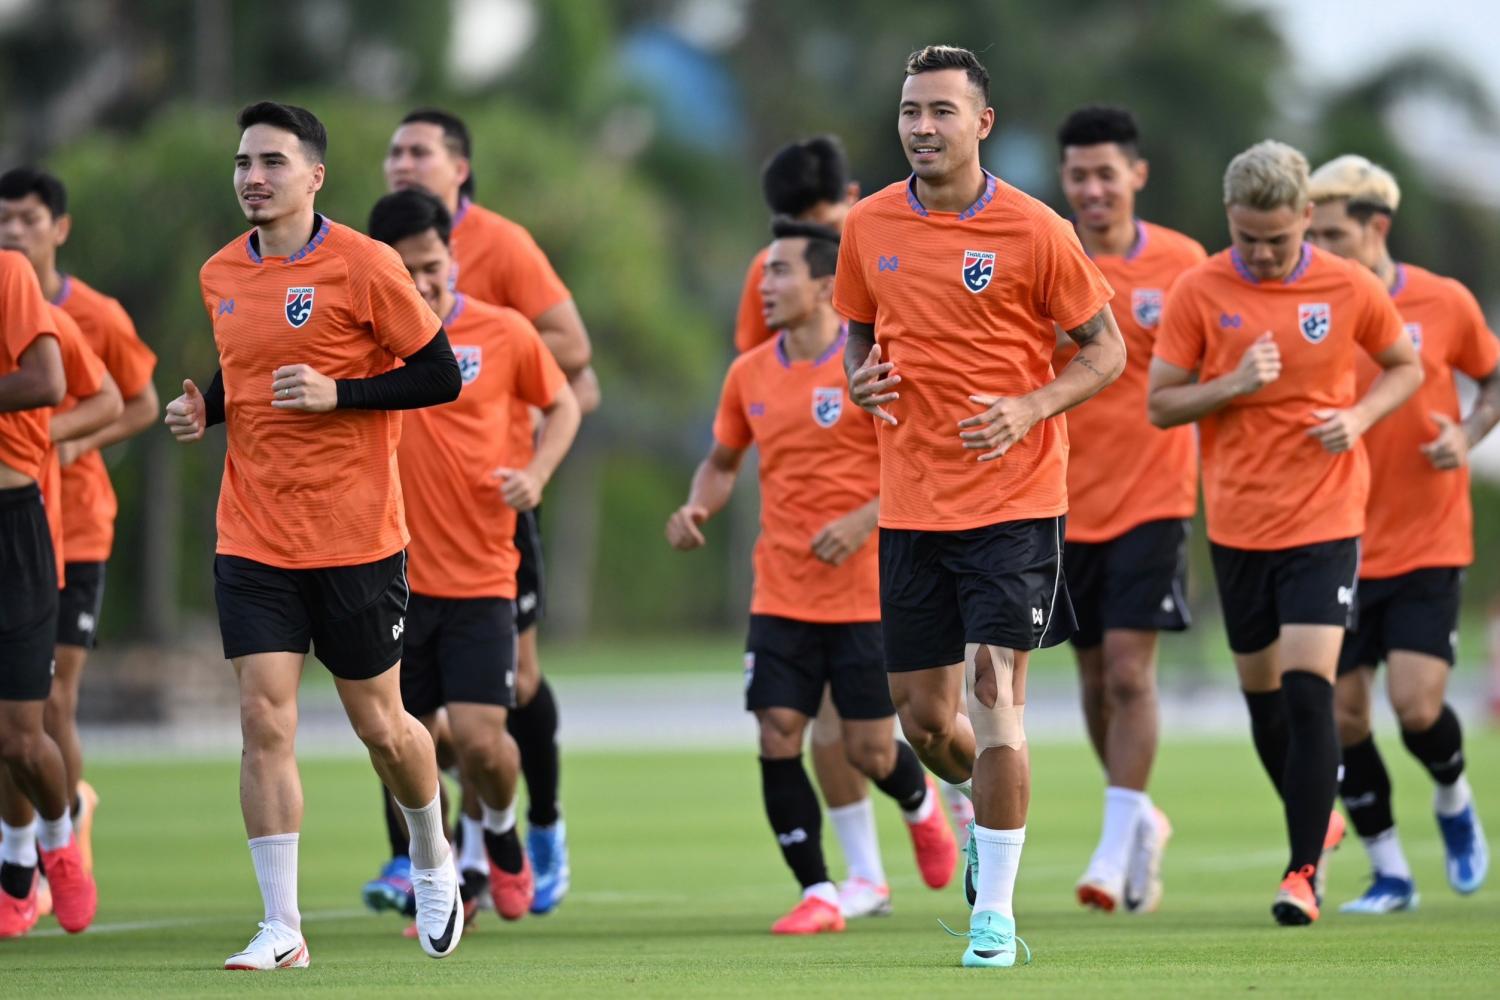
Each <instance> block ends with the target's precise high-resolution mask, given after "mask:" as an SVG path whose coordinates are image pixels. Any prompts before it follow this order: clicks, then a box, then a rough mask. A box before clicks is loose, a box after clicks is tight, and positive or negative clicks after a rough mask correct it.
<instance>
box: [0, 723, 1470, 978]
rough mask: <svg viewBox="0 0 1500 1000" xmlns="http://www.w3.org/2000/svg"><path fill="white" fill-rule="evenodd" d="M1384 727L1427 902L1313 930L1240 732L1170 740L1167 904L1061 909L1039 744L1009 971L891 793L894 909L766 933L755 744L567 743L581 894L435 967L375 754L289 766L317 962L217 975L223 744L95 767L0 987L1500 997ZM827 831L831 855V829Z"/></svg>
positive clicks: (778, 901)
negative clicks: (373, 892)
mask: <svg viewBox="0 0 1500 1000" xmlns="http://www.w3.org/2000/svg"><path fill="white" fill-rule="evenodd" d="M1386 746H1387V748H1388V751H1389V756H1390V763H1391V769H1392V773H1393V776H1394V778H1395V780H1396V782H1397V785H1398V801H1397V809H1398V818H1399V820H1400V821H1401V823H1402V824H1403V830H1404V831H1405V838H1406V842H1407V846H1408V849H1409V853H1410V854H1411V857H1412V861H1413V865H1414V867H1415V869H1416V874H1417V879H1418V883H1419V886H1420V887H1421V889H1422V890H1423V902H1422V907H1421V910H1420V911H1419V912H1417V913H1413V914H1402V915H1396V916H1390V917H1383V918H1363V919H1361V918H1354V917H1343V916H1340V915H1338V914H1337V913H1331V914H1329V915H1327V916H1325V918H1324V920H1323V921H1322V922H1321V923H1319V924H1317V925H1315V926H1313V927H1311V928H1307V929H1283V928H1278V927H1276V926H1275V925H1274V924H1273V923H1272V921H1271V918H1270V915H1269V904H1270V900H1271V896H1272V893H1273V892H1274V890H1275V886H1276V882H1277V880H1278V876H1279V874H1280V865H1281V864H1282V861H1283V857H1284V851H1283V849H1282V847H1281V845H1282V843H1283V838H1282V832H1281V821H1280V816H1279V809H1278V806H1277V805H1276V803H1275V801H1274V799H1273V797H1272V794H1271V792H1270V789H1269V787H1268V785H1267V783H1266V781H1265V779H1264V778H1263V777H1262V775H1261V774H1260V772H1259V769H1258V766H1257V765H1256V763H1255V761H1254V757H1253V754H1252V752H1251V750H1250V748H1249V745H1248V739H1247V740H1246V741H1245V742H1244V743H1243V744H1242V743H1240V742H1238V741H1234V742H1219V743H1212V742H1193V743H1170V742H1169V743H1168V744H1167V745H1166V747H1164V749H1163V752H1162V757H1161V761H1160V765H1159V769H1158V776H1157V779H1156V782H1155V788H1154V791H1155V794H1156V798H1157V801H1158V802H1159V803H1160V804H1161V805H1162V806H1163V807H1164V808H1165V809H1167V811H1168V812H1169V814H1170V815H1171V817H1172V819H1173V822H1174V824H1175V825H1176V837H1175V839H1174V840H1173V842H1172V845H1171V848H1170V850H1169V852H1168V855H1167V864H1166V877H1167V895H1166V900H1165V903H1164V905H1163V908H1162V910H1161V912H1159V913H1157V914H1155V915H1153V916H1149V917H1126V916H1115V917H1106V916H1102V915H1097V914H1091V913H1085V912H1082V911H1080V910H1079V909H1078V908H1077V907H1076V906H1075V905H1074V904H1073V902H1072V898H1071V887H1072V884H1073V881H1074V880H1075V879H1076V878H1077V876H1078V875H1079V873H1080V872H1081V870H1082V868H1083V866H1084V864H1085V863H1086V861H1087V860H1088V856H1089V852H1090V851H1091V849H1092V847H1093V843H1094V839H1095V837H1096V835H1097V829H1098V807H1099V800H1100V799H1101V794H1100V781H1099V776H1098V771H1097V768H1096V767H1095V766H1094V764H1093V762H1092V760H1091V759H1090V757H1089V755H1088V754H1087V752H1086V751H1085V750H1084V749H1083V748H1082V747H1079V746H1060V745H1050V744H1043V745H1038V746H1036V747H1034V748H1033V761H1034V769H1035V797H1034V799H1033V803H1032V813H1031V823H1030V826H1029V831H1028V832H1029V837H1028V841H1027V846H1026V854H1025V859H1024V861H1023V864H1022V870H1021V879H1020V885H1019V888H1018V896H1017V903H1018V913H1019V917H1020V931H1021V935H1022V936H1023V937H1025V938H1026V939H1027V940H1028V941H1029V942H1030V944H1031V947H1032V949H1033V950H1034V951H1035V953H1036V959H1035V961H1034V963H1033V964H1032V965H1030V966H1028V967H1025V968H1016V969H1012V970H965V969H961V968H958V967H957V962H958V957H959V954H960V952H961V951H962V942H960V941H957V940H955V939H952V938H949V937H947V936H946V935H945V934H944V933H943V932H942V930H941V929H940V928H939V927H938V924H937V918H938V917H943V918H944V919H946V920H947V921H948V922H949V923H950V924H954V925H958V926H962V925H963V924H964V921H965V919H966V907H965V906H964V905H963V901H962V896H961V890H960V889H959V888H958V887H957V884H956V883H955V885H953V886H950V887H949V888H948V889H947V890H944V891H942V892H932V891H930V890H928V889H926V888H924V887H922V886H921V885H920V884H919V883H918V881H917V878H916V874H915V870H914V867H913V863H912V860H911V857H910V854H909V849H908V844H907V840H906V836H905V833H904V830H903V829H902V827H901V824H900V820H899V818H898V817H897V815H896V813H895V811H894V808H892V807H890V806H889V805H888V804H885V803H881V804H879V806H878V807H877V808H878V812H879V815H880V818H881V837H882V843H883V845H884V848H885V855H886V863H887V867H888V870H889V871H890V873H891V877H892V888H893V892H894V899H895V906H896V913H895V915H894V916H892V917H889V918H885V919H879V920H870V921H863V922H857V923H854V924H851V926H850V929H849V931H848V932H847V933H845V934H843V935H837V936H824V937H820V938H815V939H793V940H783V939H773V938H772V937H771V936H770V935H769V934H768V933H767V932H766V929H767V927H768V926H769V924H770V922H771V920H772V919H774V918H775V917H776V916H778V915H779V914H780V912H781V911H782V910H783V909H785V908H786V907H787V906H789V905H790V904H791V903H792V902H793V901H794V900H795V892H794V887H793V885H792V883H791V880H790V878H789V876H788V875H787V873H786V872H785V870H784V869H783V867H782V865H781V863H780V858H779V855H778V854H777V852H776V850H775V846H774V843H773V841H772V839H771V838H770V836H769V834H768V831H767V828H766V824H765V820H764V818H763V816H762V814H761V811H760V805H759V794H758V790H757V772H756V768H755V763H754V757H753V756H752V754H751V753H750V751H749V749H748V748H747V750H746V751H745V752H744V753H726V752H717V753H707V754H699V753H692V754H689V753H675V754H667V753H629V752H620V753H610V754H576V755H572V756H569V757H568V758H566V760H565V771H564V797H565V801H566V809H567V814H568V821H569V828H570V833H571V842H572V851H573V893H572V895H571V896H570V897H569V899H568V900H567V901H566V902H565V903H564V905H563V906H562V908H561V909H560V910H558V911H557V912H556V913H554V914H552V915H550V916H547V917H543V918H527V919H526V920H524V921H522V922H520V923H518V924H516V925H508V926H502V925H501V924H500V922H499V921H498V920H497V919H496V918H495V917H494V916H493V915H491V914H484V915H482V917H481V919H480V921H479V923H478V924H477V925H476V926H475V927H474V928H473V929H472V930H471V931H470V933H468V934H466V935H465V937H464V940H463V944H462V945H461V947H460V948H459V950H458V952H457V953H456V954H455V955H454V956H453V957H451V958H449V959H446V960H444V961H442V962H433V961H432V960H430V959H428V958H426V957H425V956H424V955H423V954H422V953H421V951H420V949H419V948H418V947H417V945H416V943H415V942H412V941H407V940H403V939H402V938H401V936H400V933H399V931H400V928H401V924H400V922H399V921H398V920H396V919H395V918H392V917H389V916H386V917H375V916H371V915H366V914H363V913H361V912H359V901H358V888H359V885H360V883H361V882H362V881H363V880H364V879H365V878H367V877H369V876H370V875H371V874H372V873H373V871H374V870H375V868H376V866H377V864H378V863H379V861H380V860H381V853H382V842H383V833H382V830H381V825H380V819H379V815H378V813H377V811H376V806H377V802H376V789H375V784H374V780H373V778H372V777H371V774H370V772H369V770H368V768H367V766H366V765H365V764H364V763H363V762H362V761H355V760H316V761H310V762H307V763H306V764H305V766H304V769H303V776H304V782H305V787H306V794H307V800H308V808H307V818H306V823H305V825H304V829H303V850H302V861H301V884H302V911H303V914H304V919H305V925H304V930H305V933H306V935H307V937H308V941H309V946H310V949H311V953H312V959H313V961H312V967H311V968H310V969H307V970H303V971H298V972H286V973H279V974H276V975H270V976H264V975H263V976H254V975H248V974H230V973H225V972H222V971H219V970H218V968H217V966H218V965H219V964H220V963H221V962H222V961H223V958H224V956H225V955H228V954H229V953H231V952H233V951H235V950H237V949H238V948H239V947H240V946H241V945H243V944H244V942H245V941H246V940H248V939H249V937H250V935H251V934H252V933H254V931H255V921H256V920H257V919H258V917H259V915H260V904H259V900H258V897H257V896H256V892H255V885H254V879H253V876H252V874H251V870H250V865H249V859H248V857H247V854H246V851H245V847H244V840H243V833H242V829H241V826H240V818H239V810H238V806H237V793H236V764H235V762H234V761H233V760H216V761H212V762H193V761H183V760H168V761H162V762H159V763H149V764H148V763H131V764H128V765H127V764H113V765H112V764H109V763H107V762H105V761H95V762H93V763H91V765H90V776H91V778H92V780H93V781H94V782H95V784H96V786H97V787H98V788H99V790H100V792H101V794H102V795H103V804H102V805H101V807H100V811H99V818H98V826H97V828H96V836H95V840H96V851H97V863H98V869H99V881H100V890H101V896H102V905H101V907H100V910H99V916H98V918H97V921H96V925H95V928H94V929H93V930H91V931H90V932H89V933H88V934H86V935H84V936H82V937H76V938H69V937H65V936H63V935H61V933H60V932H59V931H58V929H57V927H56V925H55V923H53V922H52V920H51V918H44V920H43V921H42V924H41V925H39V927H38V928H37V930H36V931H34V932H33V936H32V937H29V938H27V939H23V940H18V941H7V942H4V943H3V944H0V996H4V997H17V998H20V997H31V996H79V995H109V996H111V997H137V996H149V997H167V996H174V997H175V996H195V997H204V996H239V995H248V994H266V993H273V992H274V993H277V994H292V995H300V994H317V995H323V996H372V995H392V996H397V995H402V996H413V995H415V996H429V995H437V994H442V995H475V996H479V995H490V996H493V995H510V996H524V997H544V996H598V995H603V994H605V993H608V994H609V995H611V996H618V997H624V996H681V995H698V996H701V995H709V996H743V997H765V996H776V997H792V996H855V995H863V996H900V997H919V996H928V995H943V994H952V993H955V992H958V991H963V992H973V993H974V994H975V995H979V993H980V991H984V993H985V994H987V995H1019V996H1077V995H1080V994H1085V993H1088V994H1094V993H1097V994H1109V995H1112V996H1123V997H1136V996H1139V997H1161V996H1179V995H1193V996H1200V995H1227V994H1239V995H1247V994H1248V995H1252V996H1316V997H1320V998H1328V997H1342V996H1357V997H1361V998H1369V997H1377V996H1414V995H1427V996H1444V997H1457V996H1480V995H1488V996H1494V995H1495V993H1496V990H1497V986H1496V984H1497V983H1500V957H1497V948H1496V941H1497V933H1500V885H1495V884H1492V885H1491V886H1490V887H1489V888H1488V889H1487V890H1485V891H1482V892H1481V893H1479V894H1478V895H1477V896H1475V897H1472V898H1466V899H1463V898H1459V897H1457V896H1455V895H1454V894H1453V893H1452V892H1451V891H1450V890H1449V889H1448V887H1447V884H1446V882H1445V881H1444V878H1443V875H1442V856H1441V852H1440V848H1439V845H1438V839H1437V834H1436V831H1435V829H1434V827H1433V823H1432V818H1431V815H1430V813H1429V811H1428V795H1429V792H1428V787H1427V782H1426V779H1425V777H1424V776H1423V775H1421V774H1420V773H1419V772H1418V771H1417V769H1416V767H1415V765H1414V764H1412V762H1411V761H1410V760H1409V759H1408V758H1407V757H1406V756H1405V754H1404V751H1402V750H1401V749H1400V746H1399V742H1398V741H1397V740H1395V739H1393V738H1392V739H1387V740H1386ZM1470 759H1471V761H1472V762H1473V765H1474V766H1473V767H1472V768H1471V771H1472V772H1474V773H1473V778H1472V780H1473V781H1474V784H1475V786H1476V791H1477V794H1478V796H1479V800H1480V802H1481V803H1482V804H1486V805H1488V806H1490V807H1491V808H1490V812H1489V815H1490V819H1491V822H1492V824H1495V823H1500V811H1497V810H1500V766H1497V765H1500V737H1497V736H1495V735H1494V734H1486V733H1480V732H1475V733H1474V734H1473V736H1472V737H1471V743H1470ZM824 841H825V844H826V845H827V846H828V849H829V852H830V863H831V866H832V867H833V868H834V869H835V871H838V870H839V869H840V868H841V860H840V859H839V858H838V853H837V846H836V843H835V841H834V840H833V837H832V832H831V830H825V834H824ZM1364 876H1365V862H1364V858H1363V856H1362V852H1361V850H1360V848H1359V847H1358V845H1357V844H1356V843H1350V844H1347V845H1346V846H1345V848H1344V850H1342V851H1341V852H1340V853H1339V855H1338V856H1337V857H1336V860H1335V862H1334V867H1333V873H1332V878H1331V885H1330V902H1332V903H1337V902H1339V901H1341V900H1344V899H1348V898H1350V897H1351V896H1352V895H1355V894H1357V893H1358V892H1359V891H1360V890H1362V889H1363V879H1364ZM1330 909H1332V907H1330Z"/></svg>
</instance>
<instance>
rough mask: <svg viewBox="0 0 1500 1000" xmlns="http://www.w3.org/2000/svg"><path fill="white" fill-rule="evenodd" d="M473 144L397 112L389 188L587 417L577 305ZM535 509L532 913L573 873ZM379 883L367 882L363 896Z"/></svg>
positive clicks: (526, 535) (529, 699) (591, 403)
mask: <svg viewBox="0 0 1500 1000" xmlns="http://www.w3.org/2000/svg"><path fill="white" fill-rule="evenodd" d="M473 152H474V149H473V143H472V141H471V140H470V137H469V129H468V126H466V125H465V124H464V122H463V121H462V120H461V119H460V118H458V117H457V116H455V115H452V114H449V113H448V112H446V111H440V110H437V109H434V108H426V109H418V110H416V111H413V112H411V113H410V114H408V115H407V116H406V117H405V118H403V119H402V121H401V124H400V125H399V126H398V127H397V128H396V132H395V134H394V135H393V136H391V143H390V147H389V148H388V149H387V151H386V157H385V165H384V168H385V179H386V186H387V187H388V188H389V189H390V190H392V191H399V190H401V189H403V188H407V187H421V188H424V189H426V190H427V191H429V192H431V193H432V194H434V195H436V196H437V197H438V199H439V200H440V201H442V202H443V205H444V207H445V208H447V209H448V212H449V214H450V215H451V216H452V218H453V232H452V236H451V239H450V246H451V250H452V254H453V259H454V261H455V262H456V288H457V290H458V291H459V292H462V293H463V294H464V295H466V296H468V297H470V298H471V299H477V300H479V301H481V302H487V303H489V304H490V305H494V306H504V307H507V308H511V309H514V310H516V311H517V312H519V313H520V314H521V315H522V316H524V317H525V318H526V319H527V320H529V321H530V322H531V324H532V325H533V326H534V327H536V330H537V332H538V333H540V334H541V337H542V340H543V342H544V343H546V345H547V347H548V349H549V350H550V351H551V352H552V356H553V357H554V358H555V359H556V360H557V363H558V365H559V366H560V367H561V368H562V370H563V373H564V374H565V375H567V376H568V381H569V384H570V386H571V387H572V389H573V390H574V394H575V396H576V397H577V399H578V403H579V406H580V408H581V410H582V412H584V413H590V412H592V411H593V410H595V409H596V408H598V405H599V386H598V382H597V380H596V379H595V378H594V372H593V369H592V368H590V367H589V358H590V354H591V348H590V346H589V338H588V332H587V331H586V330H585V329H584V325H583V319H582V317H581V316H580V315H579V313H578V306H577V305H576V304H575V303H574V302H573V296H572V293H570V292H569V291H568V289H567V286H566V285H564V284H563V283H562V280H561V279H560V278H558V276H557V272H556V271H554V270H553V268H552V265H551V263H550V262H549V261H548V260H547V256H546V254H544V253H543V252H542V249H541V248H540V247H539V246H537V244H536V240H534V239H532V236H531V234H530V233H529V232H527V231H526V229H525V228H524V227H522V226H521V225H519V224H517V223H515V222H512V221H511V220H510V219H507V218H505V217H504V216H502V215H500V214H499V213H497V212H493V211H491V210H489V209H487V208H485V207H484V206H482V205H478V204H476V203H475V202H474V200H473V197H474V175H473V172H472V169H471V159H472V157H473ZM515 407H516V419H515V420H513V421H512V422H511V430H510V433H511V437H512V440H511V454H512V456H513V457H514V462H515V463H516V464H517V465H518V466H524V465H525V464H526V463H527V461H529V456H530V453H531V449H532V447H533V434H532V429H531V425H530V424H529V423H528V422H527V421H526V420H522V419H520V416H521V414H522V413H523V412H524V413H526V414H527V415H528V416H529V414H530V412H531V411H530V409H529V408H528V407H526V406H525V404H523V403H519V402H517V403H516V404H515ZM539 515H540V510H539V509H537V510H529V511H523V512H521V513H520V515H519V517H518V519H517V521H516V532H515V544H516V548H517V549H518V550H519V551H520V553H521V566H520V569H519V570H518V573H517V587H518V591H519V596H518V597H517V599H516V628H517V630H518V631H519V633H520V646H519V650H520V652H519V664H518V670H519V672H518V674H517V678H516V708H515V710H514V711H512V712H511V713H510V715H509V718H508V720H507V725H508V726H509V728H510V733H511V736H513V737H514V738H515V741H516V744H517V746H519V747H520V751H521V771H522V773H523V774H524V775H525V777H526V797H527V810H526V822H527V830H526V847H527V853H528V855H529V856H530V858H531V863H532V865H533V866H534V869H535V876H536V895H535V898H534V899H533V901H532V911H533V912H534V913H549V912H551V910H552V909H553V908H554V907H556V906H557V904H558V903H560V902H561V901H562V898H563V896H565V895H566V894H567V891H568V885H569V881H570V878H571V871H570V868H569V865H568V844H567V827H566V825H565V824H564V823H563V819H562V814H561V812H560V808H561V807H560V805H559V801H560V800H559V792H558V782H559V768H560V760H559V756H558V749H557V701H556V699H555V698H554V696H553V693H552V688H551V686H550V685H549V684H548V683H547V681H546V678H544V677H543V676H542V673H541V661H540V660H539V659H538V655H537V630H536V626H537V623H538V622H539V621H540V620H541V618H542V615H543V613H544V611H545V604H546V594H545V574H544V570H543V564H542V547H541V546H542V535H541V527H540V521H539V520H538V518H539ZM395 819H396V817H394V816H391V814H390V813H389V812H388V813H387V826H388V828H389V829H390V833H391V847H392V850H393V851H396V852H397V853H396V854H395V855H394V856H393V858H392V861H391V862H390V863H388V864H387V865H386V868H385V870H383V871H382V874H381V879H388V878H390V877H391V876H393V875H394V877H395V880H396V888H398V889H399V887H400V870H401V866H402V862H401V859H400V855H399V847H400V844H401V843H402V838H401V836H400V830H399V827H398V826H396V825H395V823H394V821H395ZM463 830H464V831H465V833H464V838H465V839H467V837H468V835H469V834H479V833H480V823H479V821H478V812H477V809H476V808H475V807H474V804H473V803H472V802H469V803H467V808H466V811H465V819H464V822H463ZM381 879H376V880H375V881H376V882H377V883H378V882H380V881H381ZM378 888H379V887H378V886H375V885H373V884H372V885H369V886H366V898H367V899H368V898H370V897H369V893H370V892H371V890H372V889H376V890H378Z"/></svg>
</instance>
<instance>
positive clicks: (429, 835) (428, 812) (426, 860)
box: [396, 793, 453, 869]
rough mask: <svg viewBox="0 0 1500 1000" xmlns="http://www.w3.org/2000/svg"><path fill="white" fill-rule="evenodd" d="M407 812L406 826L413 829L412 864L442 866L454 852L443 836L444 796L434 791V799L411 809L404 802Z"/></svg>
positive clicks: (403, 807)
mask: <svg viewBox="0 0 1500 1000" xmlns="http://www.w3.org/2000/svg"><path fill="white" fill-rule="evenodd" d="M396 805H398V806H401V811H402V812H403V813H405V814H406V828H407V829H408V830H410V831H411V866H412V867H413V868H418V869H431V868H441V867H442V866H443V865H444V864H445V863H446V862H447V860H448V855H450V854H451V853H453V852H452V851H451V850H449V848H448V839H447V838H446V837H444V836H443V812H442V809H443V807H442V796H441V795H439V794H437V793H434V794H433V796H432V801H431V802H429V803H427V804H426V805H425V806H421V807H420V808H417V809H411V808H409V807H407V806H405V805H402V803H400V802H397V803H396Z"/></svg>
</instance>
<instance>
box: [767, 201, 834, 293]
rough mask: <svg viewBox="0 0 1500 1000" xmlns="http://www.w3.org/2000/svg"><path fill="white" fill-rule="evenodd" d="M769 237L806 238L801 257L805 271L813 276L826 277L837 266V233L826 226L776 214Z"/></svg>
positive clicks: (783, 238) (782, 238) (779, 238)
mask: <svg viewBox="0 0 1500 1000" xmlns="http://www.w3.org/2000/svg"><path fill="white" fill-rule="evenodd" d="M771 237H772V238H773V239H778V240H787V239H805V240H807V249H806V250H805V251H804V252H803V254H802V257H803V259H804V260H806V261H807V272H808V273H809V274H811V275H812V276H813V277H814V278H826V277H828V276H829V275H830V274H832V273H833V272H834V270H835V269H836V268H837V267H838V263H839V234H838V233H837V232H836V231H834V230H832V229H829V228H828V227H827V226H820V225H817V224H816V223H812V222H799V221H797V220H796V219H789V218H787V217H786V216H784V215H778V216H777V217H776V218H774V219H772V220H771Z"/></svg>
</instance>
